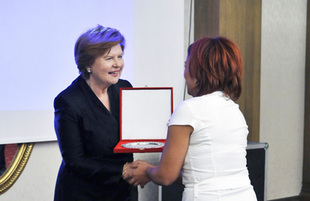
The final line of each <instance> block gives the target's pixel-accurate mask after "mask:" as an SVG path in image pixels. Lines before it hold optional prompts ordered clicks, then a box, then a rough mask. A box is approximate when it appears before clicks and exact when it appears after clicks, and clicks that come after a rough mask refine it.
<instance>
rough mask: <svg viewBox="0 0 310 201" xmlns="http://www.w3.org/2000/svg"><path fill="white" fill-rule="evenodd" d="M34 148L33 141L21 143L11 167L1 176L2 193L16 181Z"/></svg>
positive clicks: (0, 191) (0, 192)
mask: <svg viewBox="0 0 310 201" xmlns="http://www.w3.org/2000/svg"><path fill="white" fill-rule="evenodd" d="M32 148H33V144H31V143H27V144H21V145H20V147H19V150H18V152H17V154H16V156H15V158H14V159H13V161H12V163H11V165H10V167H9V168H8V169H7V170H6V172H5V173H4V174H3V176H2V177H1V178H0V195H1V194H3V193H4V192H6V191H7V190H8V189H9V188H11V187H12V185H13V184H14V183H15V182H16V180H17V179H18V177H19V176H20V174H21V173H22V171H23V170H24V168H25V166H26V164H27V161H28V159H29V157H30V154H31V151H32Z"/></svg>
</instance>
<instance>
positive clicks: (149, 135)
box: [114, 87, 173, 153]
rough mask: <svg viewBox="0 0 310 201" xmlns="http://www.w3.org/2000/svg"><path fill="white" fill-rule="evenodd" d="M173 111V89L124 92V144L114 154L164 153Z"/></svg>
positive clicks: (122, 114)
mask: <svg viewBox="0 0 310 201" xmlns="http://www.w3.org/2000/svg"><path fill="white" fill-rule="evenodd" d="M172 111H173V88H172V87H133V88H121V89H120V141H119V143H118V144H117V145H116V146H115V148H114V153H143V152H161V151H162V149H163V146H164V144H165V141H166V137H167V129H168V123H169V119H170V117H171V114H172Z"/></svg>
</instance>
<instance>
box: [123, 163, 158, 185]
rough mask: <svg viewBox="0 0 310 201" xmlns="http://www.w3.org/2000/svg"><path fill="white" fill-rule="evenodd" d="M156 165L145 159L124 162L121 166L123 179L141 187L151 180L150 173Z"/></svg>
mask: <svg viewBox="0 0 310 201" xmlns="http://www.w3.org/2000/svg"><path fill="white" fill-rule="evenodd" d="M154 168H156V166H154V165H151V164H149V163H148V162H146V161H142V160H137V161H134V162H132V163H126V164H125V165H124V166H123V179H124V180H126V181H127V182H128V183H130V184H132V185H134V186H138V185H140V186H141V188H143V187H144V186H145V185H146V184H147V183H148V182H150V181H151V178H150V173H151V171H152V170H153V169H154Z"/></svg>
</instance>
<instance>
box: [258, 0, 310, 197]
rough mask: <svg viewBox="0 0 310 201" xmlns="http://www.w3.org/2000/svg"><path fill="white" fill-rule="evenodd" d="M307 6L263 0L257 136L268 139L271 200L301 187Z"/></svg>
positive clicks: (298, 1)
mask: <svg viewBox="0 0 310 201" xmlns="http://www.w3.org/2000/svg"><path fill="white" fill-rule="evenodd" d="M306 11H307V1H306V0H263V1H262V40H261V41H262V48H261V51H262V52H261V105H260V108H261V110H260V141H261V142H268V143H269V149H268V157H269V160H268V173H267V174H268V180H267V181H268V182H267V189H268V190H267V198H268V199H269V200H270V199H276V198H283V197H290V196H296V195H298V194H299V193H300V191H301V181H302V160H303V159H302V156H303V121H304V89H305V88H304V84H305V45H306V17H307V15H306Z"/></svg>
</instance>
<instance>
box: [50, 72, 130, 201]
mask: <svg viewBox="0 0 310 201" xmlns="http://www.w3.org/2000/svg"><path fill="white" fill-rule="evenodd" d="M120 87H132V86H131V84H130V83H129V82H128V81H126V80H121V79H120V80H119V81H118V83H116V84H115V85H111V86H110V87H109V88H108V93H109V99H110V108H111V109H110V110H111V112H109V111H108V110H107V109H106V108H105V106H104V105H103V104H102V103H101V102H100V100H99V99H98V98H97V96H96V95H95V94H94V92H93V91H92V90H91V89H90V87H89V86H88V85H87V83H86V81H85V80H84V79H83V78H82V77H81V76H79V77H78V78H77V79H76V80H74V81H73V82H72V84H71V85H70V86H69V87H68V88H67V89H65V90H64V91H62V92H61V93H60V94H59V95H58V96H57V97H56V98H55V100H54V108H55V122H54V124H55V131H56V134H57V139H58V144H59V148H60V151H61V155H62V158H63V160H62V163H61V166H60V169H59V173H58V177H57V182H56V188H55V198H54V200H55V201H75V200H81V201H82V200H83V201H84V200H85V201H92V200H96V201H99V200H102V201H103V200H104V201H107V200H113V201H118V200H119V201H125V200H129V194H130V189H131V186H130V185H129V184H128V183H127V182H126V181H124V180H122V168H123V165H124V164H125V163H126V162H131V161H132V160H133V156H132V154H114V153H113V148H114V146H115V145H116V144H117V143H118V141H119V88H120Z"/></svg>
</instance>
